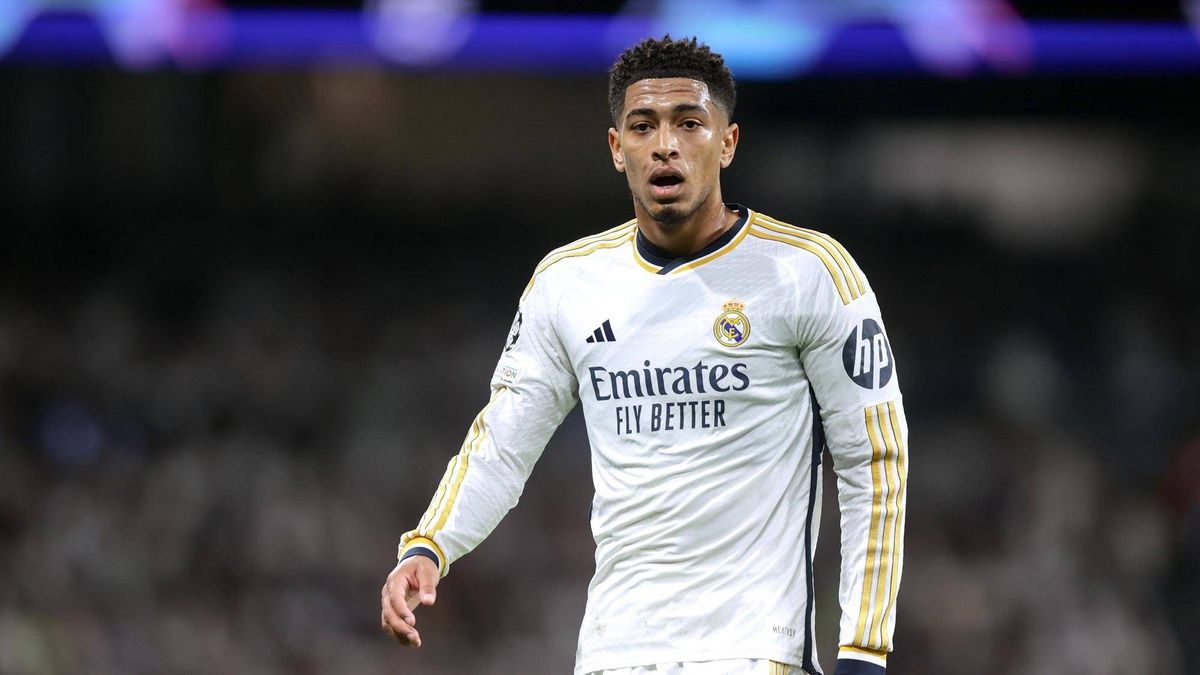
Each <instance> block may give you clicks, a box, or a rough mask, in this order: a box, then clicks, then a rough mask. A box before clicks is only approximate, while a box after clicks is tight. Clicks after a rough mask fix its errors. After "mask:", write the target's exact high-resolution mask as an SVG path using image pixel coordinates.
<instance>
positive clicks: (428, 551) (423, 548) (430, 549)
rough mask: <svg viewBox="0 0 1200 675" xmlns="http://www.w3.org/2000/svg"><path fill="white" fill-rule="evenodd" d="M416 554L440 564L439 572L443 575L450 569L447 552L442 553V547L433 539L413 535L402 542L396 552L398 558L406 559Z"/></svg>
mask: <svg viewBox="0 0 1200 675" xmlns="http://www.w3.org/2000/svg"><path fill="white" fill-rule="evenodd" d="M414 555H419V556H424V557H426V558H429V559H430V560H432V561H433V562H434V563H435V564H436V565H437V566H438V572H439V573H440V574H441V576H443V577H444V576H446V573H447V572H449V571H450V565H449V564H448V563H447V562H446V554H445V553H442V548H441V547H440V546H438V545H437V542H435V541H434V540H432V539H428V538H426V537H413V538H412V539H409V540H408V541H406V542H403V543H401V544H400V549H399V550H398V551H397V552H396V559H397V560H404V559H405V558H411V557H413V556H414Z"/></svg>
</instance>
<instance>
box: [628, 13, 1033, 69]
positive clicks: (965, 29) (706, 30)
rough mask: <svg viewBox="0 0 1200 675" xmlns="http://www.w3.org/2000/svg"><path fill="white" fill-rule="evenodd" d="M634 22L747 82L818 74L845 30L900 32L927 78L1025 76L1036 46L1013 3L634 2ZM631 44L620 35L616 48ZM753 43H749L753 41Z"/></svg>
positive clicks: (631, 14)
mask: <svg viewBox="0 0 1200 675" xmlns="http://www.w3.org/2000/svg"><path fill="white" fill-rule="evenodd" d="M624 14H625V15H627V16H640V17H646V18H649V19H651V20H652V21H654V23H655V25H656V31H655V32H656V33H660V34H661V33H672V34H676V35H702V36H704V40H705V41H706V42H707V43H708V44H710V45H711V46H712V47H713V48H714V49H716V50H717V51H720V52H721V53H722V54H725V57H726V60H727V61H728V62H729V64H730V66H731V67H733V69H734V70H735V71H736V72H738V73H739V74H740V75H743V76H747V75H748V76H750V77H760V76H765V77H780V76H787V75H796V74H802V73H805V72H808V71H810V70H812V69H814V68H815V67H816V66H817V65H818V63H819V62H820V61H821V58H822V56H823V55H824V53H825V50H826V49H827V48H828V47H829V46H830V43H831V42H832V41H833V40H834V39H835V38H836V36H837V33H838V32H839V31H840V30H841V29H843V28H845V27H846V26H854V25H859V26H865V25H870V24H888V25H892V26H895V27H896V29H897V30H899V31H900V32H901V34H902V35H903V36H904V39H905V40H906V42H907V43H908V45H907V46H908V49H909V51H910V52H911V53H912V55H913V56H914V57H915V58H916V59H917V60H918V61H919V62H920V64H921V65H922V66H923V67H924V68H925V69H927V70H929V71H931V72H934V73H938V74H942V75H965V74H969V73H971V72H972V71H974V70H976V69H977V68H978V67H980V66H981V65H982V66H987V67H989V68H991V69H994V70H997V71H1000V72H1022V71H1024V70H1026V69H1027V68H1028V67H1029V65H1030V63H1031V58H1032V57H1031V41H1030V39H1029V36H1028V34H1027V32H1026V30H1025V27H1024V24H1023V22H1022V21H1021V20H1020V17H1019V15H1018V14H1017V12H1016V11H1014V10H1013V8H1012V7H1011V5H1010V4H1009V3H1008V2H1007V0H806V1H804V2H796V1H794V0H764V1H761V2H755V3H752V4H747V3H744V2H739V1H738V0H632V1H631V2H629V3H627V4H626V6H625V10H624ZM628 38H629V36H627V35H624V34H614V35H613V36H611V37H610V38H609V40H608V42H610V43H612V44H625V43H626V42H627V41H628ZM748 38H749V39H748Z"/></svg>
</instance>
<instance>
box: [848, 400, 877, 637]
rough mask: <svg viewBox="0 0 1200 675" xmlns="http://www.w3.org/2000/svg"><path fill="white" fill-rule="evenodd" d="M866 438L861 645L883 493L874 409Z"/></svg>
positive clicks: (869, 411)
mask: <svg viewBox="0 0 1200 675" xmlns="http://www.w3.org/2000/svg"><path fill="white" fill-rule="evenodd" d="M864 415H865V416H866V427H867V436H868V437H869V438H870V439H871V527H870V530H869V531H868V534H867V554H866V568H865V570H864V572H863V581H862V600H861V602H860V606H859V610H858V628H857V630H856V631H855V636H854V643H855V644H856V645H863V644H865V643H866V640H867V639H868V638H869V633H868V632H867V614H868V612H869V611H870V609H871V587H872V585H873V584H874V581H875V573H876V564H875V558H876V556H878V554H879V543H878V537H879V516H880V515H881V512H882V511H883V499H882V498H883V493H882V490H881V489H880V481H879V460H880V454H881V448H882V444H881V443H880V441H879V434H878V432H877V431H876V426H875V424H876V422H875V409H874V408H867V409H866V410H865V411H864Z"/></svg>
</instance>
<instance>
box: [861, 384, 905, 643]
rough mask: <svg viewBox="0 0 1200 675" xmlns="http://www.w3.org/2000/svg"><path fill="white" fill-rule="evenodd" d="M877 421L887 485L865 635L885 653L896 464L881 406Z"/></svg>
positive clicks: (892, 436)
mask: <svg viewBox="0 0 1200 675" xmlns="http://www.w3.org/2000/svg"><path fill="white" fill-rule="evenodd" d="M875 413H876V415H878V418H879V431H880V433H881V434H882V435H883V445H884V453H883V477H884V480H885V481H886V482H887V497H886V498H885V499H884V501H883V507H884V509H883V512H884V515H883V546H882V547H881V550H880V554H879V571H878V577H879V578H878V580H877V582H876V587H875V607H874V608H873V609H872V610H871V633H870V634H869V635H868V646H871V647H875V648H877V649H886V648H887V646H886V645H885V644H884V635H883V623H884V621H885V620H886V618H887V616H886V615H885V614H884V605H885V603H886V601H887V598H888V594H889V593H890V580H891V576H892V570H893V569H894V568H895V565H894V563H895V547H894V545H893V542H894V541H895V528H896V491H897V489H898V488H899V485H898V481H897V482H893V480H892V474H893V472H894V469H893V466H894V464H895V462H896V455H897V454H898V448H897V447H896V441H895V433H894V432H893V431H892V429H891V424H890V423H889V422H888V418H887V412H886V409H885V408H884V406H883V405H877V406H875Z"/></svg>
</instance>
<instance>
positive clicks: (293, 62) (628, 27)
mask: <svg viewBox="0 0 1200 675" xmlns="http://www.w3.org/2000/svg"><path fill="white" fill-rule="evenodd" d="M377 21H378V17H376V16H372V15H370V14H363V13H360V12H351V11H261V10H260V11H249V10H244V11H228V12H226V11H222V12H219V13H217V12H210V13H207V14H200V13H193V14H188V15H187V18H186V21H184V22H183V24H182V28H181V29H180V33H179V35H178V38H177V39H178V42H179V43H180V44H184V45H187V46H188V48H189V51H188V52H187V53H190V54H199V55H202V56H201V57H197V58H192V59H187V58H186V56H187V54H182V53H170V54H164V55H163V57H162V59H161V61H159V62H158V63H154V64H150V65H152V66H159V67H163V66H172V65H176V66H179V65H183V66H188V67H206V68H243V67H250V68H255V67H312V66H326V65H333V66H343V67H355V66H365V65H386V66H391V67H397V68H420V69H440V70H450V71H471V72H483V73H489V72H501V73H568V74H570V73H596V74H600V73H603V72H605V71H606V70H607V68H608V66H609V65H610V64H611V62H612V60H613V58H614V57H615V56H616V54H617V52H618V51H619V49H620V46H619V45H628V44H631V43H633V42H634V41H636V40H637V39H639V38H641V37H645V36H648V35H654V34H659V33H661V32H662V30H663V29H664V28H663V26H661V25H660V24H658V23H656V22H655V21H654V20H653V19H642V18H634V17H610V16H601V15H594V16H583V15H571V16H552V15H541V16H538V15H505V14H480V15H477V16H475V17H473V18H472V19H471V21H470V23H469V24H467V25H466V26H465V28H464V30H463V31H461V32H459V33H458V34H457V35H456V38H455V39H456V43H455V45H452V46H451V47H449V48H447V49H446V50H444V53H439V54H438V58H437V59H436V60H428V59H426V60H425V61H424V62H422V61H421V59H419V58H414V59H411V60H409V61H411V62H412V63H420V65H418V66H411V65H404V64H405V62H406V59H405V58H404V54H402V53H400V54H397V53H395V52H393V53H390V54H385V53H384V52H383V51H381V50H380V49H379V47H378V42H377V39H378V31H377V30H375V29H376V28H378V27H380V25H379V24H377V23H375V22H377ZM807 27H808V26H790V27H789V26H782V27H781V30H789V29H794V30H797V31H800V30H802V29H804V28H807ZM1026 29H1027V30H1025V31H1023V32H1022V36H1021V37H1022V40H1023V44H1022V51H1024V52H1025V53H1027V54H1028V61H1029V63H1028V67H1027V70H1026V69H1025V68H1024V67H1023V68H1022V70H1023V71H1025V72H1028V73H1029V74H1032V75H1070V74H1102V73H1117V74H1121V73H1200V41H1198V40H1197V36H1196V34H1195V32H1193V30H1192V28H1191V27H1190V26H1188V25H1187V24H1183V23H1180V24H1167V23H1162V24H1114V23H1055V22H1037V23H1032V24H1029V25H1027V26H1026ZM830 30H831V33H830V37H829V40H828V42H827V44H826V45H825V46H824V47H823V48H822V49H821V51H820V52H819V54H818V56H817V58H816V59H815V60H814V61H813V62H812V63H811V65H810V66H808V67H807V70H806V71H805V72H806V73H807V74H815V75H831V76H842V75H913V76H916V75H928V74H934V75H936V74H937V73H936V71H931V69H930V65H929V64H928V63H926V62H925V61H924V60H923V59H922V58H920V57H919V56H918V55H916V54H915V53H914V50H913V48H912V43H911V41H910V39H909V38H908V37H907V36H906V35H905V33H904V32H903V30H902V29H900V28H897V27H896V26H895V25H892V24H889V23H882V22H881V23H877V24H848V25H841V26H832V27H830ZM997 30H999V29H997ZM701 33H702V38H703V32H702V31H701ZM617 38H622V39H617ZM992 38H993V39H996V40H1003V39H1004V38H1005V36H1004V34H1003V33H999V32H998V33H997V34H996V35H995V36H992ZM736 44H737V41H733V42H732V43H731V46H729V47H725V48H724V53H725V56H726V58H727V60H728V61H729V62H730V63H731V64H733V65H734V69H735V71H737V70H738V68H737V64H738V62H739V59H753V60H754V68H753V69H746V72H744V73H743V75H742V78H743V79H786V78H791V77H795V76H796V75H797V73H796V67H795V63H793V62H791V61H781V62H780V63H778V64H772V63H770V62H767V63H763V62H762V54H758V53H754V54H750V53H747V54H744V55H743V54H741V53H740V52H739V50H738V48H737V46H736ZM176 51H178V50H176ZM180 60H187V61H188V62H187V63H180ZM0 61H3V62H7V63H21V64H34V65H51V66H55V65H101V66H107V65H118V66H119V65H120V63H119V62H118V61H117V60H116V59H115V58H114V55H113V52H112V50H111V49H110V47H109V42H108V38H107V37H106V34H105V31H104V30H103V29H102V28H101V27H100V26H98V25H97V24H96V23H95V21H94V20H93V19H92V18H90V17H89V16H87V15H84V14H78V13H46V14H42V15H40V16H38V17H37V18H35V19H34V20H33V21H32V22H31V23H30V24H29V26H28V28H27V29H26V30H25V31H24V33H23V34H22V35H21V37H20V38H19V39H18V40H17V41H16V43H15V44H14V45H13V47H12V49H11V50H10V51H9V52H8V54H7V55H5V56H4V57H3V59H0ZM968 65H969V64H968ZM980 72H983V73H992V72H996V71H995V69H994V68H992V67H991V66H990V65H989V64H988V63H986V62H984V61H983V60H982V59H980V60H978V61H977V63H976V64H975V67H974V68H966V69H965V70H964V71H963V74H967V75H969V74H972V73H980Z"/></svg>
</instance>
